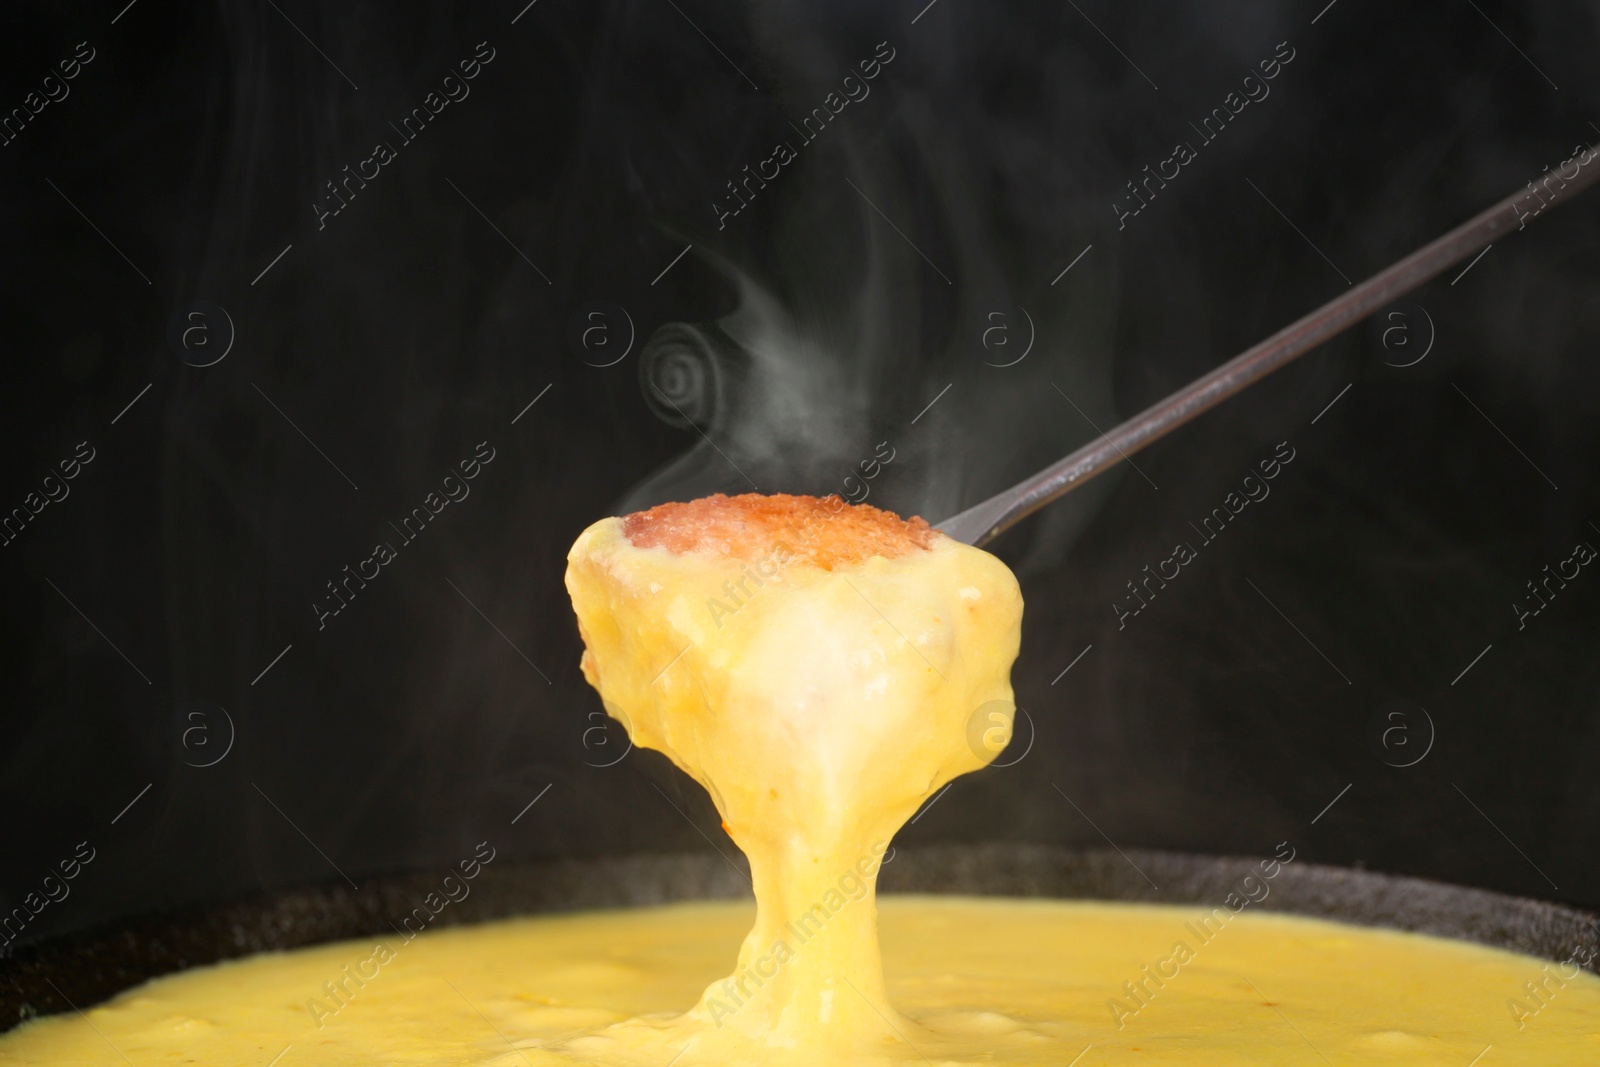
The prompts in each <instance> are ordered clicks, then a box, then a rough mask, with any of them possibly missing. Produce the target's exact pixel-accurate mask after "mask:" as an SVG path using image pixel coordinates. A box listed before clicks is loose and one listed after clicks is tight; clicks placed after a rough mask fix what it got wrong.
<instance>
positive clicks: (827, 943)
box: [0, 519, 1600, 1067]
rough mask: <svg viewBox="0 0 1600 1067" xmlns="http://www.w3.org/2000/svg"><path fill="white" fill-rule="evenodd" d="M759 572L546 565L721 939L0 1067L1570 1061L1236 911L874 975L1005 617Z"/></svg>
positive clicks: (163, 1002)
mask: <svg viewBox="0 0 1600 1067" xmlns="http://www.w3.org/2000/svg"><path fill="white" fill-rule="evenodd" d="M765 563H766V565H765V566H758V567H757V573H758V575H759V577H757V578H752V577H750V573H751V572H750V565H749V561H741V560H738V559H730V558H727V557H726V556H721V555H715V554H710V553H701V552H686V553H675V552H671V551H668V550H667V549H665V548H640V547H637V546H635V545H633V544H632V543H631V542H630V541H628V539H627V538H626V537H625V536H624V533H623V523H622V520H618V519H606V520H604V521H602V522H599V523H596V524H595V525H594V526H592V527H590V528H589V529H588V530H586V531H585V532H584V533H583V535H582V536H581V537H580V538H579V539H578V541H577V543H576V544H575V545H574V546H573V549H572V553H571V555H570V556H569V566H568V571H567V585H568V589H569V591H570V592H571V595H572V600H573V605H574V607H575V609H576V611H577V614H578V619H579V625H580V629H581V630H582V633H583V637H584V642H585V645H586V648H587V651H586V652H585V654H584V659H583V670H584V674H585V676H586V677H587V678H588V680H589V681H590V683H591V684H593V685H594V686H595V688H596V689H598V690H599V692H600V694H601V696H602V698H603V699H604V701H605V705H606V708H607V710H608V711H610V712H611V714H613V715H614V716H616V717H617V718H619V719H620V720H622V721H623V723H624V724H625V725H626V726H627V728H628V730H629V733H630V735H631V737H632V738H633V741H634V743H635V744H638V745H641V746H645V747H649V748H654V749H657V750H659V751H661V752H663V753H665V754H666V755H667V756H668V757H670V758H671V759H672V760H673V762H674V763H676V764H677V765H678V766H679V767H681V768H682V769H683V770H684V771H685V772H687V773H688V774H689V775H690V776H692V777H693V778H694V779H695V780H696V781H698V782H699V783H700V784H701V785H703V786H704V787H705V788H706V790H707V791H708V792H709V793H710V795H711V797H712V800H713V801H714V802H715V804H716V806H717V809H718V810H719V811H720V812H721V814H722V816H723V819H724V820H725V829H726V830H727V832H728V833H729V835H731V836H732V838H733V839H734V841H735V842H737V843H738V845H739V847H740V848H742V849H743V850H744V852H745V854H746V855H747V856H748V857H749V860H750V868H751V879H752V888H753V889H754V892H755V897H756V902H757V903H756V906H755V909H754V914H753V915H752V912H751V908H750V906H749V905H748V904H731V903H698V904H684V905H676V906H671V907H664V908H652V909H640V910H636V911H627V912H612V913H595V914H588V915H575V916H565V917H543V918H531V919H521V920H515V921H508V922H502V923H495V924H489V925H485V926H480V927H473V928H465V929H453V930H441V931H434V932H429V933H426V934H423V935H421V936H419V937H416V938H415V939H414V940H409V941H407V940H403V939H400V938H396V939H379V940H378V941H377V942H376V943H373V942H348V943H345V944H340V945H329V946H322V947H318V948H314V949H307V950H303V951H299V952H294V953H289V954H284V955H268V956H260V957H255V958H252V959H248V960H243V961H238V962H232V963H226V964H221V965H218V966H216V967H211V968H204V969H200V970H196V971H191V972H186V973H184V974H180V975H176V976H173V977H169V978H165V979H160V980H157V981H154V982H151V983H148V984H146V985H145V986H142V987H140V988H138V989H135V990H132V991H129V992H127V993H124V994H123V995H121V996H119V997H117V998H116V999H115V1000H113V1001H111V1002H110V1003H109V1004H107V1005H104V1006H102V1007H97V1008H93V1009H91V1010H90V1011H89V1012H88V1014H87V1016H80V1015H63V1016H55V1017H52V1018H48V1019H42V1020H38V1021H35V1022H32V1023H29V1024H27V1025H25V1026H23V1027H21V1028H19V1029H18V1030H16V1031H15V1032H13V1033H11V1034H8V1035H5V1036H4V1037H0V1065H4V1064H10V1063H18V1064H21V1063H30V1064H51V1065H62V1064H82V1065H89V1064H106V1065H111V1067H117V1065H126V1067H157V1065H161V1067H165V1065H184V1064H196V1065H204V1067H209V1065H219V1067H220V1065H227V1067H239V1065H260V1067H267V1065H269V1064H275V1065H276V1067H301V1065H306V1067H311V1065H315V1067H344V1065H349V1067H357V1065H359V1067H391V1065H396V1064H417V1065H446V1064H448V1065H453V1067H457V1065H458V1067H478V1065H483V1067H518V1065H521V1067H556V1065H563V1067H571V1065H573V1064H594V1065H602V1067H696V1065H733V1064H738V1065H741V1067H742V1065H754V1064H768V1065H773V1067H779V1065H792V1067H814V1065H825V1064H826V1065H833V1064H840V1065H848V1067H866V1065H874V1064H877V1065H882V1064H908V1063H910V1064H916V1063H927V1064H930V1065H932V1064H939V1065H941V1067H942V1065H950V1064H980V1063H982V1064H991V1063H1004V1064H1030V1065H1032V1064H1037V1065H1053V1067H1065V1065H1069V1064H1081V1065H1082V1067H1098V1065H1103V1064H1170V1065H1185V1064H1193V1065H1206V1067H1214V1065H1223V1064H1241V1063H1243V1064H1273V1065H1293V1064H1307V1065H1312V1067H1316V1065H1333V1064H1338V1065H1340V1067H1343V1065H1345V1064H1389V1063H1394V1064H1419V1065H1421V1064H1438V1065H1448V1067H1467V1065H1468V1064H1469V1062H1473V1058H1474V1057H1480V1056H1481V1057H1482V1058H1481V1059H1480V1060H1478V1061H1476V1062H1479V1063H1482V1065H1483V1067H1498V1065H1499V1064H1504V1063H1527V1064H1539V1065H1542V1067H1561V1065H1567V1064H1571V1065H1578V1064H1585V1065H1593V1064H1596V1063H1600V980H1596V979H1595V978H1594V977H1593V976H1591V975H1588V974H1582V973H1578V972H1577V971H1576V969H1575V968H1572V967H1561V966H1559V965H1554V964H1546V963H1543V962H1541V961H1537V960H1532V959H1528V958H1523V957H1518V956H1514V955H1511V954H1508V953H1501V952H1495V951H1490V950H1486V949H1482V948H1477V947H1473V946H1469V945H1464V944H1457V943H1453V942H1448V941H1442V940H1436V939H1429V938H1423V937H1417V936H1413V935H1405V934H1398V933H1392V932H1382V931H1372V930H1358V929H1353V928H1347V927H1341V926H1337V925H1334V924H1329V923H1323V922H1315V921H1310V920H1303V919H1290V918H1285V917H1280V916H1269V915H1262V914H1259V913H1251V914H1243V915H1240V916H1238V917H1237V918H1235V919H1233V920H1231V921H1230V922H1228V924H1227V925H1226V926H1225V927H1221V928H1219V929H1217V930H1216V931H1215V932H1214V933H1210V932H1208V933H1207V934H1206V935H1205V936H1204V940H1202V939H1201V937H1200V936H1197V933H1198V932H1199V931H1200V929H1201V928H1203V927H1204V923H1203V922H1201V923H1200V926H1198V927H1197V926H1196V925H1195V924H1196V922H1199V921H1200V920H1201V914H1202V913H1204V912H1205V911H1206V909H1202V908H1191V909H1184V908H1153V907H1136V906H1127V905H1113V904H1083V903H1065V902H1049V901H1036V902H1022V901H998V900H973V899H962V898H915V897H912V898H900V899H890V900H888V901H886V902H885V903H884V905H883V907H882V914H881V919H882V923H881V926H882V929H881V937H882V944H883V948H884V954H883V957H882V958H880V954H879V941H880V928H879V927H880V921H879V920H880V910H879V907H878V904H877V901H876V893H875V888H876V881H877V874H878V870H879V868H880V866H881V864H882V862H883V859H884V856H885V852H886V850H887V847H888V842H889V840H890V839H891V838H892V837H893V835H894V833H895V831H896V830H897V829H898V828H899V827H900V825H901V824H902V823H903V822H905V820H906V819H907V818H909V817H910V816H911V814H912V813H913V812H915V811H916V810H917V808H918V807H919V806H920V805H921V804H922V803H923V802H924V801H925V800H926V799H927V798H928V797H930V796H932V795H933V794H934V793H935V792H936V791H937V790H939V789H940V788H941V787H942V786H943V785H944V784H945V783H946V782H948V781H949V780H950V779H951V778H953V777H955V776H956V775H959V774H962V773H965V772H968V771H972V770H976V769H978V768H979V767H982V766H983V765H985V764H986V763H988V762H989V761H990V760H991V759H992V758H993V757H994V755H995V754H996V753H998V752H999V751H1000V750H1001V749H1003V748H1004V747H1005V744H1006V742H1007V741H1008V740H1009V731H1010V726H1011V704H1010V700H1011V686H1010V682H1009V671H1010V667H1011V663H1012V661H1013V660H1014V659H1015V657H1016V654H1017V647H1018V640H1019V633H1020V624H1021V614H1022V600H1021V596H1020V593H1019V591H1018V588H1017V583H1016V580H1015V578H1014V577H1013V576H1012V575H1011V573H1010V571H1008V570H1007V569H1006V567H1005V566H1004V565H1003V564H1001V563H1000V562H999V561H998V560H996V559H995V558H994V557H993V556H990V555H989V554H987V553H985V552H982V551H980V550H978V549H974V548H971V547H968V546H966V545H962V544H958V543H956V542H954V541H951V540H949V539H948V538H945V537H943V536H942V535H940V536H936V537H934V538H933V539H932V541H931V543H930V547H928V548H927V549H921V548H918V549H915V550H913V551H908V552H905V553H903V554H900V555H897V556H894V557H893V558H884V557H882V556H874V557H871V558H868V559H865V560H861V561H858V562H855V563H847V564H843V565H837V566H835V567H834V569H831V570H829V569H823V568H821V567H818V566H815V565H813V564H812V563H810V562H808V561H807V560H806V559H803V558H795V559H785V558H782V556H781V555H780V557H779V558H777V559H776V561H774V560H773V559H772V558H770V557H769V558H768V559H767V560H765ZM730 601H731V603H730ZM1206 929H1207V930H1209V928H1206ZM741 933H742V934H743V940H742V942H741V941H740V935H741ZM736 945H737V946H738V947H737V953H735V946H736ZM1180 945H1181V946H1182V950H1181V951H1180V950H1179V947H1178V946H1180ZM885 961H886V963H887V966H885ZM730 962H732V963H733V968H732V971H731V973H730V971H729V963H730ZM1152 967H1154V968H1155V970H1156V971H1157V972H1159V974H1160V975H1164V976H1165V977H1158V976H1153V975H1152V973H1151V968H1152ZM358 975H359V976H364V977H357V976H358ZM686 1008H687V1009H688V1010H687V1011H685V1009H686ZM1490 1057H1493V1058H1492V1059H1491V1058H1490Z"/></svg>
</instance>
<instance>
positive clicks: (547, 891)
mask: <svg viewBox="0 0 1600 1067" xmlns="http://www.w3.org/2000/svg"><path fill="white" fill-rule="evenodd" d="M1254 866H1255V861H1253V860H1251V859H1247V858H1237V857H1224V856H1197V855H1185V854H1182V853H1174V852H1155V851H1148V850H1142V849H1130V850H1128V851H1127V852H1126V853H1123V852H1119V851H1117V850H1115V849H1068V848H1059V847H1053V846H1048V845H1007V844H991V845H976V846H948V845H946V846H924V847H920V848H914V849H900V850H897V852H896V854H894V855H893V856H892V857H891V858H890V861H889V863H888V864H887V865H886V866H885V867H884V868H883V873H882V876H881V879H880V882H879V885H880V888H881V889H882V890H883V891H886V892H890V893H962V894H976V895H992V896H1009V897H1048V898H1058V899H1095V900H1119V901H1128V902H1132V903H1144V904H1194V905H1204V906H1206V907H1207V908H1209V907H1211V906H1214V905H1216V904H1218V903H1220V902H1221V901H1222V900H1223V899H1224V898H1225V897H1226V896H1227V895H1228V894H1229V893H1230V892H1233V891H1235V890H1236V889H1237V887H1238V885H1239V882H1240V879H1241V878H1242V877H1243V876H1245V875H1249V874H1250V873H1251V872H1252V870H1253V869H1254ZM742 874H743V872H742V871H735V870H734V869H732V868H731V867H730V866H729V865H728V864H726V863H725V862H723V861H722V860H720V859H718V858H716V857H714V856H707V855H691V854H673V855H634V856H626V857H618V858H615V859H606V860H591V861H576V860H574V861H564V862H556V863H524V864H517V865H494V866H486V867H484V868H483V869H482V870H481V871H480V872H479V874H478V876H477V880H476V881H475V883H474V887H473V889H472V891H471V893H470V895H468V896H467V897H466V898H465V899H463V900H461V901H460V902H459V903H456V904H452V905H451V906H449V907H447V908H445V909H444V910H443V911H442V912H441V913H440V915H439V917H438V920H437V924H438V925H441V926H454V925H459V924H467V923H478V922H486V921H489V920H492V919H501V918H506V917H510V916H516V915H530V914H546V913H555V912H565V911H577V910H585V909H591V908H626V907H638V906H643V905H651V904H666V903H671V902H674V901H683V900H709V899H736V898H741V897H748V896H749V883H748V882H747V881H744V880H743V878H742V877H741V875H742ZM437 885H438V876H437V875H435V874H432V873H429V874H417V875H409V876H404V875H402V876H395V877H390V878H385V879H377V880H373V881H371V882H370V884H369V885H368V886H367V887H365V888H364V889H361V890H354V889H351V888H350V887H349V886H347V885H346V884H344V883H342V882H339V883H332V882H330V883H324V884H320V885H309V886H305V887H302V888H299V889H293V890H288V891H284V892H279V893H274V894H270V895H266V896H261V897H255V898H246V899H240V900H235V901H230V902H228V903H224V904H214V905H208V906H205V907H201V908H196V909H192V910H190V911H186V912H182V913H173V914H166V915H153V916H148V917H144V918H141V919H138V920H134V921H128V922H121V923H116V924H113V925H110V926H107V927H104V928H102V929H99V930H95V931H92V932H88V933H83V934H79V935H76V936H72V937H63V938H57V939H54V940H50V941H45V942H42V943H39V944H36V945H33V946H30V947H28V948H25V949H23V950H22V951H20V952H18V953H17V954H16V955H14V956H13V957H11V958H9V959H6V960H4V961H3V962H0V1025H3V1026H4V1027H6V1028H9V1027H11V1026H15V1025H16V1024H18V1023H20V1022H22V1021H25V1020H27V1019H29V1018H32V1017H34V1016H37V1015H48V1014H53V1013H56V1012H63V1011H70V1010H72V1005H76V1006H77V1007H79V1008H83V1007H87V1006H88V1005H90V1004H95V1003H98V1002H99V1001H102V1000H105V999H106V998H108V997H110V996H112V995H114V994H116V993H118V992H120V991H122V990H124V989H127V988H129V987H130V986H133V985H136V984H138V983H140V982H143V981H145V980H147V979H150V978H155V977H158V976H160V975H163V974H170V973H171V972H173V971H178V970H182V969H184V968H186V967H197V966H202V965H205V964H208V963H216V962H218V961H221V960H228V959H235V958H237V957H240V956H244V955H248V954H251V953H255V952H268V951H279V950H284V949H293V948H302V947H304V946H307V945H314V944H318V943H320V942H325V941H335V940H343V939H360V938H364V937H369V936H378V937H385V936H389V935H391V934H392V933H393V930H394V926H393V925H392V923H393V920H394V919H395V917H397V916H404V915H406V914H408V913H409V910H410V909H411V907H412V906H413V905H414V904H415V903H416V901H418V900H421V899H423V897H424V896H425V895H426V894H428V893H429V892H432V891H433V890H435V889H436V888H437ZM1270 885H1271V889H1270V891H1269V892H1268V893H1267V894H1266V895H1265V896H1264V897H1262V898H1261V899H1260V901H1259V903H1258V904H1256V905H1254V906H1255V907H1259V908H1261V909H1262V910H1265V911H1280V912H1287V913H1292V914H1296V915H1307V916H1314V917H1317V918H1325V919H1335V920H1339V921H1342V922H1349V923H1355V924H1359V925H1364V926H1379V927H1388V928H1391V929H1396V930H1409V931H1413V932H1417V933H1425V934H1434V935H1437V936H1440V937H1452V938H1462V939H1465V940H1468V941H1475V942H1478V943H1479V944H1483V945H1489V946H1492V947H1495V948H1503V949H1507V950H1510V951H1513V952H1519V953H1524V954H1528V955H1533V956H1538V957H1542V958H1544V959H1546V960H1551V961H1555V962H1561V963H1566V962H1568V961H1579V962H1581V963H1582V964H1583V965H1584V966H1585V967H1586V969H1588V970H1590V971H1594V970H1595V964H1594V961H1595V958H1596V956H1597V955H1600V925H1597V919H1600V916H1597V915H1595V914H1594V913H1592V912H1587V911H1583V910H1581V909H1578V908H1572V907H1566V906H1563V905H1559V904H1551V903H1548V902H1545V901H1538V900H1529V899H1526V898H1520V897H1511V896H1506V895H1504V894H1500V893H1491V892H1487V891H1484V890H1478V889H1467V888H1463V887H1460V886H1451V885H1445V884H1442V883H1439V882H1432V881H1428V880H1425V879H1421V878H1403V877H1397V876H1393V875H1382V874H1375V873H1372V872H1368V871H1359V870H1350V869H1346V868H1339V867H1328V866H1320V865H1316V864H1307V863H1303V862H1295V863H1291V864H1288V865H1285V866H1283V867H1282V868H1281V869H1280V870H1279V873H1278V874H1277V876H1276V877H1275V878H1274V879H1273V880H1272V882H1271V883H1270ZM1158 887H1159V888H1158ZM733 950H734V946H732V945H730V946H729V952H730V958H731V953H732V952H733ZM1061 967H1062V968H1063V969H1064V970H1069V969H1070V968H1071V961H1070V960H1062V961H1061Z"/></svg>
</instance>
